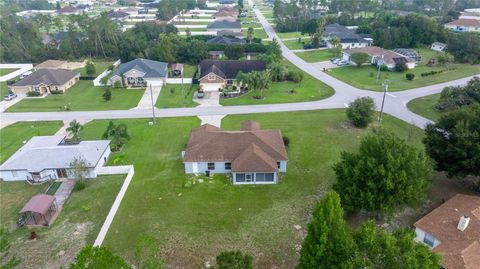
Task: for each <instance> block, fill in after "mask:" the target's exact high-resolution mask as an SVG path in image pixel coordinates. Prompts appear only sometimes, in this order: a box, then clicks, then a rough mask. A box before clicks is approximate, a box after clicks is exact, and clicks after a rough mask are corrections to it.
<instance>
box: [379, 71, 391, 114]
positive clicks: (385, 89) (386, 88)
mask: <svg viewBox="0 0 480 269" xmlns="http://www.w3.org/2000/svg"><path fill="white" fill-rule="evenodd" d="M388 83H389V82H388V80H385V82H383V84H382V86H383V87H384V90H383V99H382V107H381V108H380V116H379V117H378V121H379V122H382V120H383V105H384V104H385V96H386V95H387V91H388Z"/></svg>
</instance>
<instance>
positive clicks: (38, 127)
mask: <svg viewBox="0 0 480 269" xmlns="http://www.w3.org/2000/svg"><path fill="white" fill-rule="evenodd" d="M62 126H63V123H62V122H61V121H35V122H25V121H24V122H16V123H14V124H12V125H9V126H7V127H5V128H2V129H0V149H1V150H0V163H3V162H4V161H6V160H7V159H8V158H9V157H10V156H11V155H12V154H13V153H15V151H17V150H18V149H19V148H20V147H21V146H22V145H23V142H24V141H27V140H29V139H30V138H32V137H33V136H39V135H53V134H55V133H56V132H57V131H58V130H59V129H60V128H61V127H62Z"/></svg>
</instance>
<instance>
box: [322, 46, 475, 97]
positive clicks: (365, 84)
mask: <svg viewBox="0 0 480 269" xmlns="http://www.w3.org/2000/svg"><path fill="white" fill-rule="evenodd" d="M419 51H420V54H421V55H422V57H423V59H422V62H421V63H420V64H418V65H417V67H415V68H414V69H412V70H408V71H405V72H394V71H386V72H381V78H380V80H379V82H378V83H376V82H375V76H376V68H375V67H374V66H362V67H354V66H347V67H341V68H335V69H332V70H331V72H330V74H331V75H332V76H334V77H336V78H338V79H341V80H343V81H345V82H346V83H348V84H351V85H353V86H355V87H358V88H361V89H365V90H373V91H383V87H382V83H383V81H384V80H385V79H388V80H389V81H390V86H389V88H388V89H389V91H401V90H406V89H413V88H418V87H423V86H428V85H432V84H437V83H442V82H446V81H450V80H454V79H459V78H462V77H467V76H471V75H475V74H480V64H477V65H470V64H456V63H452V64H449V65H448V66H445V67H441V66H434V67H429V66H427V65H426V63H428V60H429V59H431V58H434V57H435V54H436V53H437V52H435V51H431V50H429V49H419ZM447 68H455V70H449V71H445V72H443V73H440V74H436V75H431V76H427V77H421V76H420V74H421V73H424V72H429V71H432V70H434V71H439V70H445V69H447ZM406 73H412V74H415V79H414V80H412V81H409V80H407V79H406V78H405V74H406ZM372 74H373V75H372Z"/></svg>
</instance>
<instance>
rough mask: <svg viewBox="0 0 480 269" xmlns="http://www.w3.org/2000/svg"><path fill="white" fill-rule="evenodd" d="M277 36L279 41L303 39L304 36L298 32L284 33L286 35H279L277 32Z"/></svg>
mask: <svg viewBox="0 0 480 269" xmlns="http://www.w3.org/2000/svg"><path fill="white" fill-rule="evenodd" d="M277 36H278V37H279V38H280V39H284V38H299V37H305V36H304V35H302V33H300V32H286V33H279V32H277Z"/></svg>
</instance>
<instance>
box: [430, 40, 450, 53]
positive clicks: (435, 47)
mask: <svg viewBox="0 0 480 269" xmlns="http://www.w3.org/2000/svg"><path fill="white" fill-rule="evenodd" d="M430 48H431V49H432V50H434V51H438V52H444V51H445V49H446V48H447V44H445V43H440V42H433V43H432V46H431V47H430Z"/></svg>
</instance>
